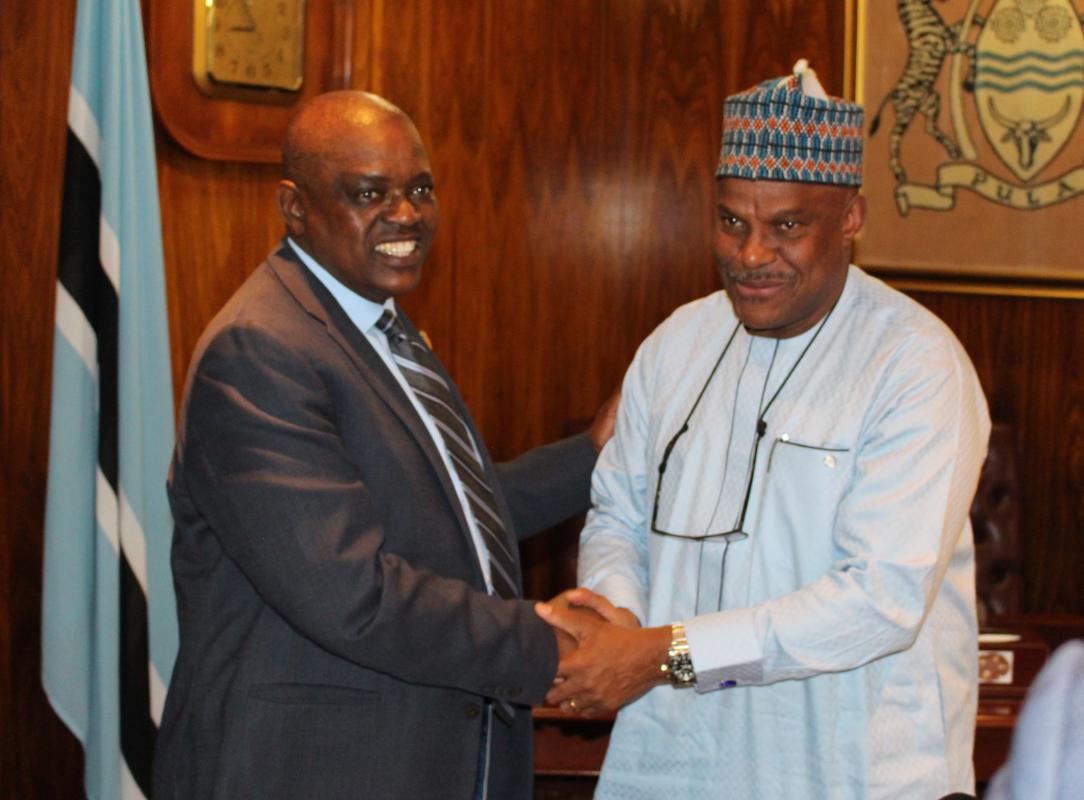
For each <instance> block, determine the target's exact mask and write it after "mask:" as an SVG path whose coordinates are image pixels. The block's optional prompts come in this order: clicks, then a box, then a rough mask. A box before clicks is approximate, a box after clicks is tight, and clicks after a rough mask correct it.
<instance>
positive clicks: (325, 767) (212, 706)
mask: <svg viewBox="0 0 1084 800" xmlns="http://www.w3.org/2000/svg"><path fill="white" fill-rule="evenodd" d="M449 383H451V381H450V380H449ZM457 399H458V400H459V402H460V405H461V406H462V399H461V398H458V395H457ZM461 410H462V412H463V414H464V417H465V418H466V419H468V420H469V414H467V412H466V409H465V407H464V408H461ZM471 424H472V427H473V423H471ZM475 434H476V435H477V432H476V431H475ZM479 441H480V439H479ZM486 461H487V471H488V477H489V479H490V481H491V483H492V484H493V485H494V487H495V488H496V494H497V499H498V504H499V505H500V512H501V513H502V515H503V516H504V518H505V523H506V527H507V528H508V530H509V531H513V530H515V531H517V532H518V534H519V535H520V536H521V537H522V536H523V535H527V534H529V533H531V532H534V531H536V530H540V529H542V528H545V527H549V526H550V525H552V524H555V523H556V522H558V521H560V520H561V519H563V518H566V517H568V516H571V515H572V514H575V513H579V512H581V511H583V510H585V509H586V507H587V505H588V502H589V497H588V495H589V492H588V486H589V480H590V470H591V467H592V465H593V463H594V450H593V448H592V447H591V445H590V442H589V441H588V440H587V439H586V437H576V438H573V439H570V440H566V441H564V442H560V443H557V444H555V445H550V446H548V447H545V448H539V449H537V450H534V451H531V453H528V454H527V455H526V456H524V457H521V458H520V459H518V460H517V461H514V462H511V463H510V464H509V465H504V466H498V467H494V465H492V464H491V463H489V461H488V456H487V457H486ZM168 488H169V496H170V502H171V504H172V508H173V515H174V520H175V523H176V528H175V531H174V541H173V554H172V565H173V576H174V581H175V584H176V589H177V602H178V614H179V617H180V627H181V647H180V653H179V655H178V659H177V663H176V666H175V668H174V671H173V677H172V680H171V683H170V687H169V694H168V696H167V700H166V707H165V712H164V716H163V720H162V726H161V731H160V734H159V738H158V744H157V757H156V760H155V775H154V794H155V797H156V798H159V800H162V798H231V799H233V798H248V797H251V798H320V799H321V800H325V799H330V798H347V797H349V798H389V799H391V798H394V799H395V800H400V799H406V798H410V800H417V799H418V798H440V800H449V799H452V800H454V798H463V800H466V799H467V798H470V797H471V796H472V791H473V789H474V785H475V775H476V770H477V765H478V758H479V744H480V728H481V722H482V710H483V704H484V701H485V699H486V698H501V699H506V700H509V701H512V702H515V703H517V704H522V705H521V706H520V707H519V710H518V712H517V714H516V719H515V721H514V723H513V724H512V726H508V725H506V724H504V723H502V722H500V721H499V720H497V719H496V717H494V723H493V745H492V747H493V750H492V768H491V771H490V794H489V796H490V797H491V798H493V799H494V800H510V799H511V798H527V797H529V796H530V793H531V769H530V764H531V753H530V748H531V738H530V730H531V723H530V711H529V709H528V708H527V705H528V704H532V703H538V702H540V701H541V699H542V697H543V696H544V694H545V692H546V690H547V688H548V686H549V685H550V681H551V680H552V678H553V675H554V672H555V669H556V662H557V652H556V644H555V640H554V637H553V635H552V633H551V632H550V631H549V629H548V627H547V626H546V625H545V624H544V623H543V622H542V621H541V620H540V619H538V617H537V616H536V615H535V613H534V611H533V610H532V605H531V603H529V602H526V601H522V600H520V601H508V600H501V599H498V598H496V597H492V596H489V595H487V594H486V593H485V585H484V580H483V577H482V573H481V570H480V567H479V565H478V559H477V555H476V552H475V549H474V546H473V544H472V542H471V539H470V534H469V531H468V529H467V526H466V521H465V519H464V518H463V511H462V508H461V507H460V505H459V503H458V502H457V500H456V496H455V494H454V490H453V488H452V485H451V483H450V481H449V478H448V475H447V472H446V471H445V468H444V466H443V462H442V461H441V460H440V456H439V454H438V453H437V451H436V449H435V448H434V446H433V443H432V440H431V439H430V437H429V435H428V433H427V432H426V430H425V428H424V426H423V424H422V422H421V420H420V419H419V418H418V417H417V415H416V413H415V411H414V409H413V407H412V406H411V404H410V402H409V400H408V399H407V398H406V396H405V395H404V394H403V392H402V390H401V388H400V386H399V384H398V383H397V382H396V381H395V378H394V377H393V376H392V375H391V373H390V372H389V371H388V369H387V368H386V366H385V365H384V362H383V361H381V359H380V357H379V356H378V355H377V353H376V352H375V351H374V350H373V349H372V347H371V346H370V345H369V343H368V341H367V340H366V339H365V337H364V336H363V335H362V334H361V333H360V332H359V331H358V330H357V329H356V327H355V326H354V325H353V323H351V322H350V320H349V318H348V317H347V316H346V315H345V313H344V312H343V311H342V309H341V308H340V307H339V306H338V304H337V303H336V302H335V301H334V299H333V298H332V297H331V295H330V293H329V292H328V291H327V290H326V289H325V287H324V286H323V285H322V284H320V283H319V281H317V280H316V279H315V278H314V277H313V276H312V275H311V274H310V273H309V271H308V270H307V269H306V268H305V267H304V266H303V265H302V264H301V263H300V262H299V261H298V260H297V258H296V256H295V254H294V253H293V251H292V250H291V248H290V247H288V246H286V245H285V244H284V245H283V246H282V247H281V248H280V249H279V250H278V251H277V252H276V253H274V254H273V255H271V256H270V257H269V258H268V260H267V262H266V263H264V264H262V265H261V266H260V267H259V268H258V269H257V270H256V272H255V273H253V275H252V276H251V277H250V278H249V279H248V280H247V281H246V282H245V284H244V285H243V286H242V287H241V288H240V289H239V290H238V292H237V293H236V294H235V295H234V297H233V298H232V299H231V300H230V301H229V303H228V304H227V305H226V306H225V307H224V308H223V309H222V311H221V312H219V314H218V315H217V316H216V317H215V319H214V320H213V321H212V322H211V324H210V325H209V326H208V328H207V330H206V331H205V333H204V334H203V336H202V338H201V340H200V342H199V344H198V345H197V348H196V352H195V355H194V357H193V361H192V367H191V370H190V373H189V377H188V383H187V387H186V391H185V400H184V405H183V409H182V419H181V426H180V432H179V435H178V442H177V449H176V453H175V456H174V461H173V465H172V468H171V472H170V479H169V485H168ZM512 549H513V551H515V550H516V548H515V547H513V548H512Z"/></svg>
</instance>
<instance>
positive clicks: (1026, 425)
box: [0, 0, 1084, 798]
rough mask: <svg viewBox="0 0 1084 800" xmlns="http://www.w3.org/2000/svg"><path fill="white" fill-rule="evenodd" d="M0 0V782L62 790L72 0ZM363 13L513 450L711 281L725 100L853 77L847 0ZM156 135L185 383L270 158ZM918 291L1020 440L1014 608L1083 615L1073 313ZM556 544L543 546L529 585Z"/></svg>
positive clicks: (1083, 446) (473, 389)
mask: <svg viewBox="0 0 1084 800" xmlns="http://www.w3.org/2000/svg"><path fill="white" fill-rule="evenodd" d="M181 1H182V0H171V2H181ZM344 2H349V0H344ZM0 3H2V6H3V14H4V16H3V18H4V20H5V21H4V24H3V25H2V26H0V69H2V70H3V74H4V75H5V80H4V82H3V83H2V84H0V133H2V141H0V144H2V145H3V146H2V147H0V159H2V169H0V186H2V187H3V196H4V202H3V203H2V204H0V218H2V219H3V224H4V236H3V245H2V246H3V248H4V255H5V257H6V258H5V265H6V266H5V270H4V272H3V276H2V280H3V287H4V291H3V292H0V304H2V313H0V326H2V327H0V330H2V334H3V339H2V350H0V375H2V376H3V384H2V386H0V409H2V417H3V419H2V436H3V438H2V440H0V446H2V448H3V453H4V458H3V459H2V460H0V462H2V464H3V466H2V470H3V472H2V476H3V484H4V501H5V503H4V512H5V513H3V514H0V730H3V731H4V734H5V735H4V736H3V737H0V738H2V739H3V746H2V747H3V749H2V751H0V756H2V760H0V796H3V797H8V796H11V797H20V798H22V797H71V796H78V794H79V793H80V792H79V786H80V783H81V775H80V772H81V767H80V754H79V750H78V747H77V745H76V744H75V742H74V740H73V739H72V737H70V736H69V735H68V734H67V733H66V732H65V730H64V729H63V727H62V726H61V725H60V724H59V722H57V721H56V719H55V717H53V715H52V713H51V711H49V709H48V707H47V705H46V703H45V700H44V698H43V696H42V692H41V689H40V680H39V678H38V672H39V668H40V667H39V656H38V648H39V646H40V642H39V635H38V626H39V624H40V622H39V618H40V613H39V604H40V573H41V528H42V517H43V508H44V481H45V462H46V456H47V433H48V432H47V428H48V408H49V357H50V353H51V343H52V324H51V312H52V305H53V299H52V298H53V280H54V271H55V266H54V260H55V257H56V236H57V222H58V205H57V200H58V198H59V186H60V175H61V169H62V153H63V135H64V114H65V105H66V98H67V81H68V70H69V66H68V65H69V62H70V54H71V36H72V22H73V11H74V6H75V0H64V1H63V2H52V3H26V2H19V0H0ZM148 7H149V8H150V13H153V4H149V5H148ZM353 11H354V19H355V22H356V29H355V30H356V33H355V39H354V42H353V53H354V69H353V82H354V85H355V86H356V87H358V88H365V89H371V90H374V91H377V92H379V93H382V94H384V95H386V96H388V97H389V98H390V99H392V100H393V101H395V102H397V103H399V104H400V105H401V106H402V107H403V108H404V109H405V110H406V111H407V112H408V113H410V114H411V115H412V116H413V117H414V118H415V120H416V121H417V123H418V127H419V129H420V130H421V133H422V136H423V138H424V139H425V141H426V142H427V144H428V146H429V151H430V156H431V160H432V162H433V167H434V171H435V173H436V178H437V191H438V196H439V198H440V203H441V212H442V221H441V226H440V233H439V234H438V236H437V242H436V245H435V247H434V251H433V254H432V256H431V259H430V262H429V264H427V265H426V276H425V279H424V283H423V286H422V287H421V289H419V291H418V292H416V293H414V294H413V295H412V296H411V297H410V298H408V299H407V301H406V303H405V305H406V306H407V307H408V309H409V310H410V311H411V313H412V314H413V315H414V316H415V317H416V318H417V319H418V320H419V321H420V323H421V324H422V325H423V326H424V327H425V328H426V329H427V330H428V331H429V332H430V334H431V335H432V336H433V339H434V342H435V345H436V348H437V350H438V352H439V353H440V354H441V355H442V357H444V359H445V360H446V361H447V363H448V364H449V366H450V368H451V370H452V372H453V374H454V375H455V377H456V379H457V381H458V382H459V384H460V386H461V387H462V388H463V390H464V393H465V394H466V395H467V398H468V401H469V402H470V404H471V406H472V408H473V409H474V411H475V413H476V416H477V417H478V420H479V423H480V424H481V427H482V429H483V431H484V432H485V434H486V437H487V439H488V441H489V443H490V445H491V447H492V449H493V450H494V451H495V453H496V454H497V455H498V456H502V457H506V456H510V455H512V454H514V453H517V452H519V451H520V450H522V449H524V448H526V447H528V446H531V445H534V444H537V443H540V442H542V441H545V440H547V439H551V438H553V437H555V436H557V435H559V434H560V433H561V431H562V430H563V428H564V426H565V424H566V422H567V421H568V420H569V419H572V418H582V417H585V416H588V415H590V414H591V413H592V412H593V411H594V409H595V408H596V407H597V405H598V404H599V403H600V402H601V401H602V399H603V398H604V397H605V396H606V395H607V394H608V393H609V392H610V391H611V389H612V388H613V387H614V386H615V385H616V384H617V383H618V381H619V380H620V377H621V375H622V374H623V371H624V369H625V366H626V365H627V363H628V361H629V359H630V358H631V356H632V354H633V353H634V351H635V348H636V347H637V345H638V344H639V342H640V341H641V340H642V338H643V337H644V336H645V335H646V334H647V333H648V332H649V331H650V330H651V329H652V328H653V327H654V326H655V325H656V324H657V323H658V322H659V321H660V320H661V319H662V318H664V317H665V316H666V315H667V314H668V313H669V312H670V311H671V310H672V309H673V308H674V307H676V306H677V305H679V304H681V303H683V302H686V301H688V300H690V299H693V298H695V297H697V296H700V295H703V294H705V293H707V292H709V291H711V290H713V289H714V288H715V286H716V278H715V274H714V267H713V263H712V257H711V229H710V226H711V216H712V181H711V173H712V169H713V166H714V163H715V158H716V153H717V147H718V138H719V132H720V112H721V105H722V98H723V97H724V96H725V95H726V94H727V93H729V92H732V91H735V90H737V89H740V88H743V87H745V86H748V85H751V84H753V83H755V82H757V81H758V80H761V79H763V78H765V77H769V76H773V75H776V74H781V73H782V72H784V71H786V70H788V69H789V67H790V65H791V64H792V63H793V61H794V60H795V59H796V58H798V57H799V56H806V57H808V58H809V59H810V60H811V61H812V63H813V64H814V66H815V67H816V68H817V69H818V72H819V74H820V75H821V77H822V79H823V80H824V82H825V83H826V84H827V86H828V88H829V89H830V90H833V91H836V92H838V91H839V90H840V88H841V84H842V73H843V19H842V4H841V3H839V2H838V0H462V2H455V3H449V2H445V0H395V1H394V2H392V0H354V6H353ZM254 113H258V111H257V112H254ZM157 146H158V160H159V163H158V167H159V184H160V189H161V196H162V218H163V231H164V235H165V255H166V262H167V275H166V278H167V288H168V292H169V313H170V321H171V341H172V355H173V374H174V379H175V385H176V387H177V391H178V392H179V391H180V386H181V382H182V379H183V375H184V372H185V370H186V368H187V362H188V359H189V357H190V354H191V352H192V348H193V347H194V345H195V341H196V338H197V337H198V335H199V333H200V332H201V330H202V329H203V326H204V325H205V324H206V322H207V321H208V319H210V317H211V316H212V315H213V314H214V312H215V311H216V310H217V309H218V308H219V307H220V306H221V304H222V303H223V302H224V301H225V300H226V299H227V297H228V296H229V295H230V293H231V292H232V291H233V290H234V289H235V288H236V287H237V286H238V285H239V284H240V283H241V281H242V280H244V278H245V276H246V275H248V274H249V273H250V272H251V270H252V269H253V268H254V267H255V266H256V264H257V263H258V262H259V260H260V259H262V258H263V256H264V255H265V254H266V253H267V251H268V250H269V249H270V248H271V247H272V246H273V245H274V243H275V242H276V241H277V240H278V238H279V236H280V235H281V223H280V222H279V220H278V216H277V213H276V211H275V208H274V204H273V189H274V185H275V182H276V180H277V177H278V170H277V168H276V167H273V166H260V165H251V164H250V165H241V164H227V163H210V162H205V161H202V160H200V159H198V158H195V157H193V156H191V155H189V154H188V153H186V152H185V151H184V150H182V149H181V148H180V147H179V146H178V145H176V144H175V143H174V142H173V141H171V140H170V139H169V138H168V136H167V135H165V134H164V133H163V132H162V131H158V142H157ZM916 296H917V297H918V298H919V299H920V300H921V301H922V302H923V303H925V304H927V305H928V306H930V307H931V308H933V309H934V310H935V312H937V313H938V314H940V315H941V316H942V317H944V318H945V319H946V320H947V321H948V323H949V324H950V325H951V326H952V327H953V328H954V329H955V330H956V331H957V332H958V334H959V335H960V337H961V339H962V340H963V342H964V344H965V346H966V347H967V348H968V350H969V352H970V353H971V354H972V357H973V358H974V359H975V361H976V364H977V366H978V368H979V372H980V375H981V376H982V380H983V382H984V385H985V386H986V389H987V392H988V394H989V395H990V398H991V406H992V409H993V414H994V416H995V418H997V419H1002V420H1011V421H1013V422H1015V423H1016V424H1017V426H1018V429H1019V431H1020V443H1021V451H1022V458H1023V463H1022V466H1023V469H1022V475H1023V476H1024V482H1025V485H1024V502H1025V504H1026V507H1025V526H1026V537H1025V547H1026V554H1025V556H1026V567H1027V586H1026V589H1025V592H1026V601H1027V604H1028V608H1029V610H1034V611H1053V610H1067V611H1076V612H1084V587H1082V585H1081V583H1080V580H1079V575H1080V574H1081V573H1082V571H1084V570H1082V567H1084V563H1082V560H1084V546H1082V544H1081V537H1080V533H1079V532H1080V531H1081V530H1082V529H1084V528H1082V526H1084V508H1082V506H1084V495H1082V493H1081V491H1080V487H1081V486H1082V478H1084V474H1082V473H1084V435H1082V427H1084V420H1082V419H1081V417H1082V415H1084V411H1082V409H1084V386H1082V382H1081V379H1080V378H1079V377H1078V373H1079V371H1080V368H1081V359H1082V356H1081V355H1080V347H1079V344H1080V342H1081V340H1082V335H1084V329H1082V326H1084V322H1081V321H1079V320H1080V318H1081V314H1080V310H1081V308H1080V303H1079V302H1078V301H1058V300H1042V299H1034V298H1000V297H981V296H974V295H957V294H943V293H938V292H923V293H920V294H916ZM568 535H569V534H567V533H566V539H565V541H566V543H568ZM558 545H560V542H559V541H555V540H552V539H551V540H542V541H541V542H539V543H538V544H536V545H535V546H534V548H533V550H532V557H533V559H534V562H533V563H534V564H535V567H534V569H535V570H536V573H535V574H536V576H538V577H540V578H541V579H545V578H546V577H547V574H546V573H545V570H546V569H547V566H546V563H545V561H546V559H547V558H548V557H549V554H550V553H551V552H552V550H553V547H554V546H558ZM539 569H541V570H542V572H541V573H539V572H537V570H539ZM541 583H545V580H542V581H541ZM9 731H16V732H17V735H10V734H9V733H8V732H9Z"/></svg>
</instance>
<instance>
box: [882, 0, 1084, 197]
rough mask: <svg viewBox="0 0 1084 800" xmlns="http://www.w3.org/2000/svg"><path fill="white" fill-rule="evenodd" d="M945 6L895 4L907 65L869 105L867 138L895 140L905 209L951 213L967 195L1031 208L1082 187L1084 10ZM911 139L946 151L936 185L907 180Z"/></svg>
mask: <svg viewBox="0 0 1084 800" xmlns="http://www.w3.org/2000/svg"><path fill="white" fill-rule="evenodd" d="M939 5H943V4H942V3H941V2H935V1H934V0H898V2H897V3H896V10H897V13H898V15H899V20H900V23H901V24H902V27H903V32H904V34H905V36H906V40H907V47H908V52H907V61H906V64H905V66H904V68H903V71H902V74H900V76H899V78H898V80H897V81H896V83H895V85H894V86H893V87H892V88H891V90H889V91H888V92H887V93H886V94H885V95H884V97H883V99H882V100H881V101H880V103H879V105H877V106H875V107H874V108H872V109H871V110H872V111H873V115H872V118H871V119H870V123H869V134H870V136H874V137H883V136H887V137H888V138H889V145H888V157H889V167H890V169H891V171H892V175H893V176H894V177H895V184H896V185H895V197H896V206H897V208H898V210H899V213H900V214H901V215H906V214H907V213H908V212H909V211H910V210H911V209H912V208H925V209H931V210H940V211H947V210H949V209H951V208H952V207H953V206H954V204H955V202H956V195H957V193H958V192H960V191H969V192H974V193H975V194H976V195H979V196H981V197H982V198H985V199H986V200H988V201H990V202H993V203H997V204H999V205H1001V206H1005V207H1009V208H1015V209H1022V210H1026V209H1038V208H1043V207H1046V206H1050V205H1052V204H1055V203H1063V202H1065V201H1069V200H1072V199H1074V198H1078V197H1081V196H1082V195H1084V144H1081V140H1082V139H1084V117H1082V113H1081V104H1082V100H1084V14H1082V12H1081V10H1080V9H1078V8H1077V7H1076V6H1074V4H1073V2H1072V0H971V2H970V3H969V5H968V7H967V9H966V11H965V12H964V14H963V16H962V17H961V18H960V19H957V20H952V21H949V20H946V19H945V18H944V16H943V15H942V13H941V12H940V11H939V10H938V6H939ZM945 72H947V82H946V81H944V80H942V76H943V73H945ZM939 87H941V88H939ZM944 87H947V88H944ZM942 92H943V93H944V94H946V95H947V97H942ZM942 112H945V115H944V116H943V113H942ZM945 116H947V120H946V119H945ZM920 118H921V120H922V124H921V126H920V125H919V124H918V122H919V119H920ZM920 127H921V130H920V129H919V128H920ZM914 136H928V137H931V138H932V139H933V140H934V141H935V142H936V143H937V144H936V147H937V149H938V150H939V151H940V152H942V153H943V159H942V160H941V162H940V163H939V164H938V165H937V167H936V179H935V180H934V182H933V183H922V182H916V181H912V180H909V178H908V173H907V158H906V153H905V150H904V148H903V144H904V142H905V140H907V138H908V137H914ZM1067 148H1069V149H1067ZM1072 148H1076V150H1078V151H1079V152H1077V153H1076V154H1075V156H1073V154H1072V152H1071V151H1072ZM1063 154H1068V155H1069V156H1070V158H1069V159H1068V161H1069V165H1068V167H1066V166H1065V164H1066V158H1061V159H1060V161H1058V158H1059V156H1061V155H1063ZM1055 161H1058V163H1060V164H1061V165H1062V166H1061V168H1058V169H1054V168H1052V167H1053V164H1054V162H1055Z"/></svg>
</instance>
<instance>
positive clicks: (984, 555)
mask: <svg viewBox="0 0 1084 800" xmlns="http://www.w3.org/2000/svg"><path fill="white" fill-rule="evenodd" d="M1017 460H1018V456H1017V446H1016V430H1015V428H1014V427H1013V426H1011V425H1008V424H1006V423H1002V422H997V423H994V425H993V429H992V430H991V432H990V448H989V451H988V452H987V455H986V462H985V463H984V464H983V466H982V474H981V476H980V477H979V487H978V490H977V491H976V492H975V499H974V501H973V502H972V503H971V527H972V529H973V530H974V533H975V567H976V576H975V578H976V580H975V584H976V591H977V593H978V598H979V619H980V620H983V619H985V616H984V614H1013V613H1016V612H1018V611H1019V610H1020V589H1021V572H1022V564H1021V559H1020V483H1019V477H1018V472H1017Z"/></svg>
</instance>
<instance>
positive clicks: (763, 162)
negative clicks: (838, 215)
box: [715, 59, 862, 186]
mask: <svg viewBox="0 0 1084 800" xmlns="http://www.w3.org/2000/svg"><path fill="white" fill-rule="evenodd" d="M715 177H717V178H722V177H735V178H749V179H752V180H770V181H800V182H803V183H828V184H835V185H837V186H861V185H862V106H860V105H858V104H856V103H848V102H847V101H845V100H842V99H840V98H838V97H829V96H828V95H827V94H826V93H825V91H824V89H823V88H822V87H821V85H820V82H819V81H818V80H817V76H816V74H815V73H814V72H813V70H811V69H809V65H808V63H807V62H806V60H805V59H802V60H801V61H799V62H798V63H797V64H795V65H794V74H793V75H785V76H783V77H782V78H774V79H772V80H768V81H764V82H763V83H761V84H759V85H757V86H754V87H753V88H752V89H746V90H745V91H744V92H739V93H738V94H734V95H731V96H730V97H728V98H727V99H726V102H725V103H724V105H723V146H722V150H721V151H720V153H719V168H718V169H717V170H716V171H715Z"/></svg>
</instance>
